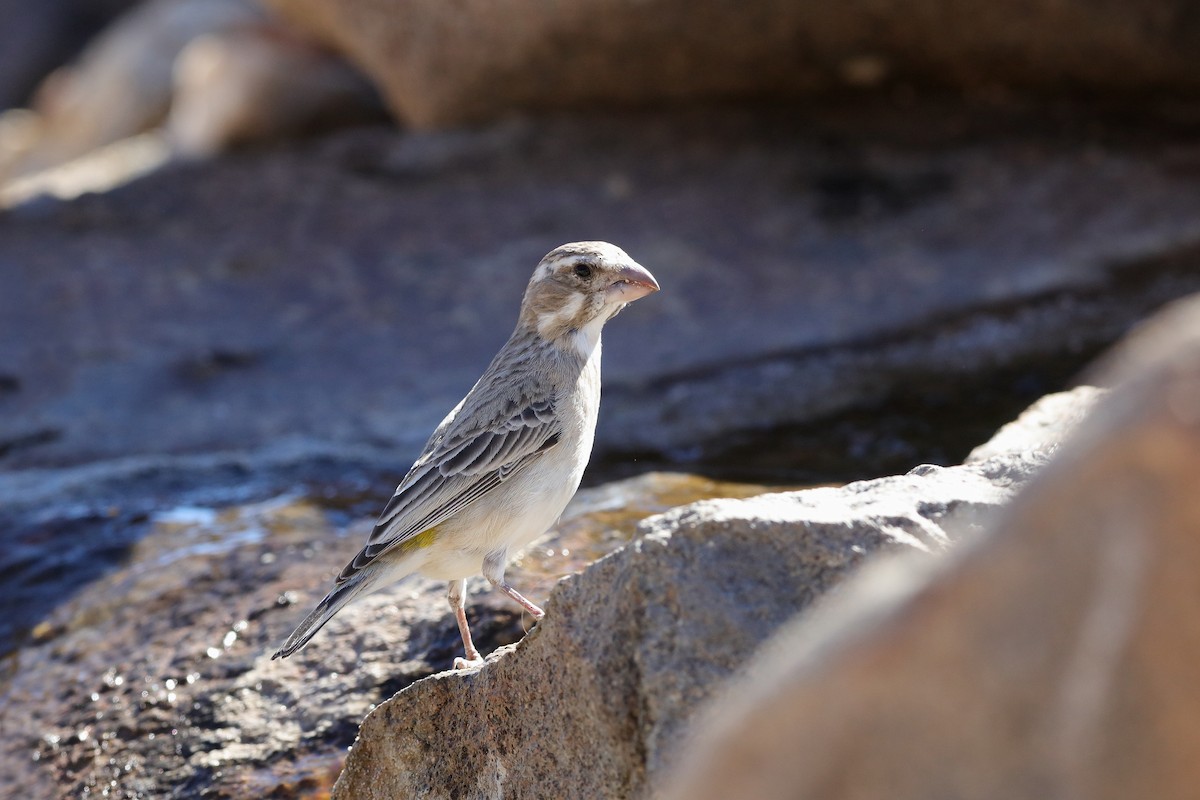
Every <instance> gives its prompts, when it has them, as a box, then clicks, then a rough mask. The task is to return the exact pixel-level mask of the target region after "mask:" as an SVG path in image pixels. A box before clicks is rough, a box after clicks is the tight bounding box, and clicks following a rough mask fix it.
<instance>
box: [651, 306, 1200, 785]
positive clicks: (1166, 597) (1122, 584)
mask: <svg viewBox="0 0 1200 800" xmlns="http://www.w3.org/2000/svg"><path fill="white" fill-rule="evenodd" d="M1101 379H1104V380H1108V381H1110V382H1112V383H1115V384H1116V387H1115V388H1114V390H1113V392H1112V394H1111V395H1110V396H1108V397H1107V398H1105V399H1103V400H1101V401H1100V402H1099V403H1098V404H1097V405H1096V407H1095V410H1094V412H1093V413H1092V414H1091V415H1090V416H1089V417H1088V418H1087V419H1086V420H1084V421H1083V422H1082V423H1081V424H1080V425H1079V427H1078V429H1077V434H1076V435H1075V436H1074V437H1073V438H1072V439H1070V440H1069V441H1068V442H1067V443H1065V444H1064V445H1063V447H1062V448H1061V449H1060V451H1059V452H1058V453H1057V455H1056V456H1055V458H1054V460H1053V461H1052V462H1051V463H1050V464H1049V465H1047V467H1046V468H1045V469H1044V471H1043V472H1042V473H1041V475H1040V476H1039V477H1038V479H1037V480H1036V481H1035V482H1034V483H1033V485H1031V486H1030V487H1029V489H1028V490H1027V491H1025V492H1023V493H1022V494H1021V495H1020V496H1019V497H1018V498H1017V499H1016V500H1015V501H1014V502H1013V505H1012V507H1011V509H1010V510H1008V512H1007V513H1006V514H1005V515H1004V517H1003V519H1002V520H1001V521H1000V523H999V525H998V527H997V528H996V530H995V531H994V532H993V533H992V534H991V535H990V536H988V537H987V538H985V539H984V540H983V541H981V542H980V544H979V546H977V547H973V548H969V549H967V550H965V551H961V553H960V555H959V557H957V558H956V559H955V560H954V561H953V562H952V563H950V564H949V565H947V568H946V569H943V570H941V571H940V572H938V573H937V574H935V575H933V576H932V577H931V576H930V575H928V574H927V572H928V571H926V570H920V571H918V572H917V573H916V574H910V573H907V572H905V571H903V570H896V571H893V572H892V573H891V574H890V575H888V576H886V577H885V576H883V575H882V574H879V573H875V574H868V575H864V578H863V579H862V580H860V581H858V582H856V583H855V584H853V585H852V586H848V587H847V589H846V592H845V593H844V594H843V598H842V603H840V604H839V606H838V607H836V608H830V609H829V610H828V612H827V613H826V614H823V615H819V616H817V617H815V618H814V619H812V620H810V621H805V622H802V623H800V624H799V625H797V626H795V627H794V628H792V629H790V630H788V631H787V632H786V633H785V634H784V635H782V636H781V637H780V638H779V640H777V641H776V642H774V643H773V644H772V646H771V647H770V648H769V649H768V650H766V651H764V654H763V657H762V658H761V659H759V661H758V662H757V663H756V664H755V666H754V667H753V668H752V669H751V671H750V672H749V675H748V676H747V678H746V679H745V680H744V681H742V682H740V683H739V684H737V685H736V686H735V687H734V688H733V690H732V691H731V692H730V693H729V695H728V696H727V700H726V701H725V702H724V703H723V704H721V706H720V707H719V708H718V709H716V710H715V711H714V712H713V713H712V715H711V717H709V718H708V719H707V724H706V732H705V734H704V735H703V737H702V739H701V742H700V744H699V745H698V746H697V747H696V748H695V750H694V751H693V752H691V753H690V754H689V755H688V756H687V758H685V759H684V763H685V764H686V767H685V768H684V770H683V772H682V774H681V775H680V776H679V778H678V781H677V783H676V784H675V785H674V787H673V790H672V791H671V792H669V793H668V794H667V795H666V796H667V797H668V798H670V800H684V799H685V798H686V800H718V799H721V800H723V799H724V798H731V797H753V798H758V800H784V798H787V800H809V799H811V800H817V799H818V798H819V799H820V800H868V798H871V799H873V798H879V797H888V798H893V799H894V800H918V799H920V800H927V798H931V797H954V798H962V800H1006V799H1007V798H1013V797H1044V798H1056V799H1057V798H1062V799H1063V800H1072V799H1073V798H1094V799H1095V800H1119V799H1122V798H1131V797H1155V798H1171V799H1174V798H1178V799H1179V800H1183V798H1190V797H1193V796H1195V793H1196V787H1197V786H1198V785H1200V761H1197V759H1196V742H1197V740H1198V739H1200V693H1198V692H1197V689H1196V681H1195V669H1194V667H1195V665H1196V664H1198V663H1200V636H1197V634H1196V630H1197V629H1196V626H1195V624H1194V623H1195V620H1196V618H1197V616H1198V615H1200V592H1198V591H1197V580H1196V575H1197V574H1198V573H1200V537H1198V536H1197V532H1198V531H1200V495H1198V493H1197V491H1196V485H1197V480H1200V299H1192V300H1189V301H1187V303H1186V304H1181V305H1179V306H1177V307H1175V308H1173V309H1172V310H1170V311H1169V312H1167V313H1166V314H1165V315H1163V316H1162V317H1161V318H1159V319H1158V320H1157V321H1155V322H1154V323H1152V324H1150V325H1149V326H1148V327H1147V328H1146V329H1144V330H1142V331H1140V332H1139V333H1138V334H1137V335H1135V336H1134V337H1133V338H1132V340H1131V341H1130V342H1128V343H1127V344H1126V345H1124V346H1122V347H1121V348H1120V349H1119V350H1118V351H1117V352H1116V354H1115V355H1114V356H1113V357H1112V358H1110V359H1109V367H1108V369H1107V370H1105V371H1104V372H1103V373H1102V375H1101ZM881 587H882V588H881Z"/></svg>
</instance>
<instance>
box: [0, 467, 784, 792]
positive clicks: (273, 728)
mask: <svg viewBox="0 0 1200 800" xmlns="http://www.w3.org/2000/svg"><path fill="white" fill-rule="evenodd" d="M762 491H764V490H763V488H762V487H756V486H750V485H743V484H719V483H714V482H712V481H708V480H704V479H697V478H692V477H688V476H679V475H661V474H652V475H646V476H643V477H640V478H637V479H633V480H629V481H622V482H617V483H612V484H607V485H605V486H602V487H597V488H594V489H587V490H584V491H581V492H580V493H579V495H578V496H577V497H576V498H575V500H574V501H573V503H572V505H571V507H570V508H569V509H568V511H567V513H566V514H565V515H564V518H563V520H562V521H561V523H560V525H559V526H558V527H557V528H556V530H555V533H554V535H553V536H552V537H550V538H549V539H547V540H546V541H544V542H542V543H540V544H539V545H538V546H537V547H535V548H531V549H530V550H529V551H528V552H527V553H526V554H525V556H524V558H523V559H521V560H520V561H519V562H518V563H517V564H516V565H515V566H514V568H513V569H512V570H511V571H510V575H511V579H512V580H513V582H514V583H516V585H518V586H520V587H521V589H522V590H523V591H525V592H527V593H528V594H529V596H531V597H535V598H544V597H545V595H546V594H547V593H548V592H549V590H550V587H551V586H553V584H554V582H555V581H556V580H557V579H558V576H559V575H561V574H562V573H564V572H569V571H571V570H573V569H578V568H581V567H582V566H583V565H585V564H587V563H588V562H590V561H592V560H594V559H596V558H599V557H600V556H602V555H604V554H605V553H607V552H610V551H611V550H612V549H613V548H614V547H616V546H618V545H620V544H623V543H624V542H627V541H628V540H629V538H630V537H631V536H632V535H633V529H634V525H635V524H636V522H637V521H638V520H640V519H642V518H643V517H645V516H647V515H650V514H653V513H657V512H660V511H662V510H664V509H666V508H669V507H672V506H675V505H678V504H680V503H687V502H691V501H694V500H696V499H698V498H702V497H711V496H728V495H732V496H744V495H747V494H755V493H761V492H762ZM368 499H369V500H370V502H366V501H360V499H358V498H355V497H354V496H353V495H352V494H351V495H350V496H328V495H325V496H317V497H315V498H308V497H304V496H302V495H298V494H293V495H289V496H283V497H276V498H273V499H270V500H268V501H265V502H260V503H250V504H240V505H234V506H230V507H227V508H224V509H220V510H214V509H211V508H206V507H199V506H182V507H179V508H175V509H172V510H169V511H159V512H157V513H153V514H151V515H150V516H148V517H146V516H143V517H142V518H141V519H140V521H139V520H137V519H134V520H133V521H130V520H128V519H127V518H126V516H125V515H124V514H121V515H118V516H116V517H115V518H114V519H113V520H111V524H110V525H107V526H105V525H104V524H103V523H102V521H97V520H91V521H90V522H89V520H87V519H80V520H54V521H50V522H43V523H41V524H40V525H38V524H36V523H28V524H26V525H25V527H23V528H19V529H17V530H16V531H15V533H16V534H17V537H16V538H17V540H18V543H17V545H16V546H15V547H13V548H12V550H14V551H16V552H14V553H11V554H10V553H6V554H5V557H6V558H17V559H18V560H19V558H20V556H21V551H22V550H23V549H24V550H25V551H26V552H27V551H28V550H29V549H30V547H29V546H30V545H36V544H37V543H38V542H39V541H42V540H46V539H54V540H55V541H57V542H59V543H60V546H61V549H62V550H64V551H65V552H60V554H59V556H58V558H57V559H53V558H43V560H42V561H39V562H36V563H34V564H29V565H20V564H18V567H17V569H16V570H13V569H12V567H11V564H9V563H6V564H4V566H3V567H2V569H3V571H4V574H5V577H6V581H8V580H9V576H10V575H13V574H14V572H15V575H16V578H17V579H20V578H21V577H22V576H23V575H30V576H32V575H37V574H41V575H42V576H43V580H45V575H46V573H52V572H53V571H54V570H55V569H57V568H58V563H56V561H57V562H62V561H67V560H69V559H70V558H71V557H72V553H71V552H70V551H71V550H72V549H73V548H76V547H87V546H88V544H86V543H84V542H82V541H80V540H81V539H83V538H85V537H91V538H93V539H100V538H102V537H104V536H107V537H108V542H109V546H110V547H111V548H112V549H115V550H119V551H120V555H121V556H122V557H121V558H120V564H119V565H118V566H111V564H110V565H109V566H108V567H107V569H106V570H104V569H97V570H96V572H97V573H98V574H92V575H88V576H86V577H85V578H81V579H80V580H78V581H76V582H75V584H74V585H70V586H69V587H68V588H66V589H63V588H62V587H60V591H59V594H58V596H57V597H55V598H54V600H55V602H56V605H54V606H53V607H52V609H51V610H49V611H46V610H44V609H43V613H42V615H41V618H40V621H39V622H38V623H37V624H36V626H35V627H33V629H32V631H28V632H27V636H26V637H25V641H23V642H21V643H20V644H21V646H20V647H18V648H17V649H16V650H15V651H14V650H12V647H13V642H12V638H11V628H10V627H9V622H10V620H11V618H12V617H13V616H14V615H15V614H16V613H17V612H18V609H15V608H9V607H7V606H4V607H0V608H2V611H3V619H4V621H5V626H4V627H2V628H0V634H3V635H2V636H0V654H2V655H3V659H2V660H0V796H3V797H13V798H16V797H31V798H41V797H46V798H51V797H82V796H88V795H89V794H90V795H91V796H104V797H111V798H130V799H132V798H135V797H180V798H190V797H200V796H203V797H221V798H244V799H245V800H260V799H261V798H264V797H320V796H328V792H329V789H330V787H331V786H332V783H333V780H334V779H335V778H336V777H337V774H338V772H339V771H340V769H341V765H342V762H343V760H344V758H345V755H346V747H347V745H349V744H350V742H351V741H352V740H353V738H354V735H355V732H356V731H357V726H358V723H359V721H360V720H361V719H362V717H363V715H364V714H366V713H367V711H368V710H370V708H371V707H372V705H373V704H374V703H377V702H380V701H382V700H384V699H386V698H387V697H390V696H391V695H392V694H394V693H395V692H396V691H398V690H399V689H401V688H402V687H404V686H405V685H407V684H408V683H410V682H412V681H413V680H416V679H417V678H421V677H425V676H427V675H430V674H432V673H434V672H435V671H437V670H438V669H443V668H445V667H447V666H449V665H450V663H451V662H452V660H453V658H454V656H455V655H458V654H459V650H460V648H461V643H460V642H459V639H458V631H457V628H456V627H455V625H454V622H453V618H452V617H451V615H450V612H449V608H448V607H447V605H446V601H445V584H442V583H437V582H431V581H423V580H413V581H409V582H406V583H404V584H402V585H400V586H397V587H395V588H394V589H392V590H389V591H385V592H382V593H380V594H379V595H376V596H373V597H371V598H368V599H366V600H364V601H362V602H360V603H357V604H354V605H352V606H350V607H349V608H347V609H345V610H344V611H343V612H342V613H341V614H339V615H338V617H337V618H335V619H334V620H333V621H332V622H330V623H329V625H328V626H326V629H325V630H323V631H322V632H321V635H320V636H319V637H318V638H316V639H315V640H314V641H313V642H312V644H310V645H309V647H308V648H306V649H305V650H304V651H302V652H301V653H299V654H297V655H296V656H293V657H292V658H290V659H287V660H284V661H272V660H271V659H270V653H271V652H272V651H273V650H274V648H275V647H277V646H278V645H279V643H280V642H281V641H282V640H283V639H284V637H285V636H286V635H287V633H288V632H289V631H290V630H291V628H292V627H293V626H294V625H295V624H296V623H297V622H299V621H300V619H301V618H302V617H303V615H304V614H306V613H307V612H308V610H309V607H310V606H311V604H312V603H314V602H316V600H317V599H319V598H320V596H321V595H322V594H323V592H324V590H325V589H326V588H327V587H328V585H329V583H330V582H331V581H332V577H333V575H334V574H336V572H337V570H338V568H339V567H340V565H341V564H343V563H344V562H345V561H346V560H348V559H349V558H350V557H351V555H352V554H353V553H354V552H356V551H357V550H358V548H359V547H360V546H361V544H362V540H363V539H364V538H365V536H366V533H367V532H368V531H369V530H370V525H371V523H372V522H373V516H370V515H372V514H373V513H374V512H375V511H377V510H378V508H379V505H380V503H381V502H382V501H383V499H385V498H379V497H374V498H368ZM68 543H69V546H68ZM95 544H98V542H93V545H95ZM100 555H104V554H98V557H97V558H99V556H100ZM110 560H113V559H111V555H110ZM23 570H24V571H23ZM5 588H6V590H8V592H6V595H5V596H0V600H4V601H8V600H9V599H10V596H11V598H12V599H13V601H18V600H23V601H24V605H29V604H31V603H32V604H34V605H40V603H41V600H40V599H39V598H37V597H36V596H34V597H32V598H31V597H30V595H29V593H28V592H27V591H26V590H25V587H23V586H21V585H17V586H14V585H13V584H12V583H6V585H5ZM473 588H474V590H475V591H473V592H472V595H471V598H470V601H469V605H468V614H469V615H470V618H471V621H472V628H473V630H474V632H475V635H476V642H477V643H478V644H479V646H480V648H481V649H482V650H483V652H485V653H488V652H490V651H491V650H492V649H493V648H495V647H497V646H499V645H504V644H507V643H511V642H513V641H515V640H516V639H517V638H519V637H520V636H521V634H522V632H523V630H522V629H523V627H524V626H527V625H528V624H529V620H528V619H526V620H524V621H522V620H521V618H520V617H519V615H518V613H517V612H518V611H519V609H516V608H515V606H514V605H513V604H512V603H511V602H509V601H507V600H506V599H501V598H500V597H499V596H498V593H496V592H493V591H487V590H485V589H484V582H483V581H482V580H480V581H476V582H474V584H473Z"/></svg>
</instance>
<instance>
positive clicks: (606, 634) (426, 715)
mask: <svg viewBox="0 0 1200 800" xmlns="http://www.w3.org/2000/svg"><path fill="white" fill-rule="evenodd" d="M1042 461H1043V459H1042V457H1041V456H1040V455H1039V454H1038V453H1037V452H1032V453H1025V454H1021V453H1017V454H1008V455H1003V456H997V457H995V458H993V459H991V460H989V461H986V462H982V463H980V464H976V465H972V466H963V467H951V468H938V467H922V468H918V469H917V470H915V471H914V472H913V473H911V474H909V475H904V476H900V477H893V478H883V479H878V480H873V481H864V482H859V483H853V484H850V485H847V486H845V487H842V488H836V489H835V488H820V489H811V490H807V491H802V492H795V493H784V494H771V495H764V496H761V497H757V498H751V499H747V500H714V501H706V502H701V503H697V504H694V505H691V506H686V507H683V508H679V509H675V510H672V511H670V512H668V513H666V514H663V515H661V516H658V517H654V518H652V519H650V520H647V521H646V522H644V523H642V525H640V526H639V533H640V534H642V535H641V536H640V537H639V538H638V539H637V540H636V541H635V542H633V543H632V544H630V545H629V546H627V547H625V548H624V549H622V550H620V551H618V552H616V553H614V554H613V555H611V556H609V557H607V558H605V559H603V560H601V561H599V562H598V563H596V564H593V565H592V566H591V567H590V568H588V569H587V570H586V571H585V572H583V573H581V574H579V575H577V576H573V577H570V578H568V579H566V580H564V581H563V582H562V583H561V584H560V585H559V586H558V588H557V589H556V590H555V592H554V593H553V594H552V595H551V597H550V602H549V605H548V606H547V616H546V618H545V619H544V620H543V621H542V622H541V623H539V625H538V626H537V627H536V628H534V630H533V631H532V632H531V633H530V634H529V635H527V636H526V637H525V638H524V639H523V640H522V641H521V642H520V643H519V644H518V645H516V646H515V647H514V648H513V649H511V650H510V651H508V652H506V653H504V654H503V655H501V656H499V657H497V658H496V659H494V660H492V661H491V662H490V663H488V664H487V665H485V666H483V667H481V668H478V669H476V670H472V671H469V672H465V673H455V672H447V673H443V674H440V675H437V676H434V677H432V678H430V679H429V680H425V681H421V682H420V683H417V684H414V685H412V686H410V687H409V688H408V689H407V690H405V691H403V692H401V693H399V694H398V695H396V696H395V697H393V698H392V699H391V700H389V701H387V702H385V703H384V704H382V705H381V706H380V707H379V708H377V709H375V710H374V711H373V712H372V713H371V714H370V715H369V716H368V717H367V718H366V719H365V720H364V721H363V724H362V728H361V730H360V732H359V736H358V739H357V741H356V743H355V745H354V747H353V749H352V750H351V753H350V757H349V759H348V760H347V765H346V769H345V771H344V772H343V773H342V775H341V777H340V778H339V779H338V783H337V785H336V787H335V790H334V797H337V798H355V800H372V799H373V798H385V797H387V798H392V797H424V798H431V799H434V798H459V799H460V800H467V799H468V798H485V797H496V796H499V795H501V794H503V796H504V797H511V798H539V797H580V798H601V797H614V798H615V797H641V796H644V795H645V793H646V792H647V791H648V790H649V789H650V788H651V787H654V786H656V785H659V784H661V782H662V780H663V779H664V776H665V774H666V772H667V769H668V767H669V766H670V763H671V755H672V752H673V751H674V749H676V748H677V747H678V745H679V743H680V741H681V738H682V737H683V736H684V734H685V732H686V730H687V729H688V726H689V723H690V721H691V720H692V718H693V716H694V714H695V713H696V712H697V710H698V709H699V708H700V707H701V706H702V704H703V703H704V701H706V700H708V699H711V698H712V697H713V696H714V694H715V693H716V691H717V690H718V688H719V687H720V686H721V684H722V682H723V681H724V680H725V679H727V678H728V677H729V676H730V675H732V674H733V673H734V672H735V671H736V670H738V669H739V668H740V667H741V666H742V665H743V664H744V662H745V660H746V659H747V657H748V654H749V653H751V652H752V651H753V650H754V649H755V648H756V647H758V646H759V645H760V644H761V643H762V642H763V641H764V640H765V639H766V638H768V637H769V636H770V635H771V634H772V633H774V632H775V631H776V629H777V628H778V627H779V626H781V625H782V624H784V623H785V622H786V621H787V620H789V619H791V618H792V617H793V616H794V615H795V614H796V613H797V612H799V611H801V610H802V609H804V608H806V607H807V606H808V605H809V604H811V603H812V602H813V601H814V600H815V599H816V598H818V597H820V596H821V595H822V594H823V593H825V592H826V591H828V590H829V589H830V588H831V587H833V586H835V585H836V584H837V583H838V581H840V580H841V579H842V578H843V577H844V576H845V575H846V574H847V573H848V572H850V571H851V570H852V569H853V568H854V567H855V566H856V565H858V564H859V563H860V562H861V561H862V560H863V559H864V558H865V557H866V556H867V554H869V553H876V552H880V551H912V552H937V551H941V550H943V549H944V548H945V547H946V546H947V545H949V544H950V543H951V542H953V541H955V540H957V539H960V538H964V537H969V536H970V535H971V532H972V531H974V530H977V529H978V528H979V527H980V526H982V525H983V524H985V521H986V520H987V518H988V517H989V516H990V515H991V514H992V513H993V512H995V511H996V509H997V508H998V507H999V506H1001V505H1002V504H1003V503H1004V502H1005V501H1006V500H1007V499H1008V498H1009V496H1010V495H1011V494H1012V492H1013V491H1014V490H1015V488H1016V487H1017V486H1019V485H1021V484H1022V483H1023V482H1024V481H1026V480H1028V478H1029V476H1030V474H1031V473H1032V472H1033V471H1035V470H1036V469H1037V467H1038V465H1040V464H1041V463H1042ZM729 796H731V797H732V796H738V795H729ZM743 796H751V795H743Z"/></svg>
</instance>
